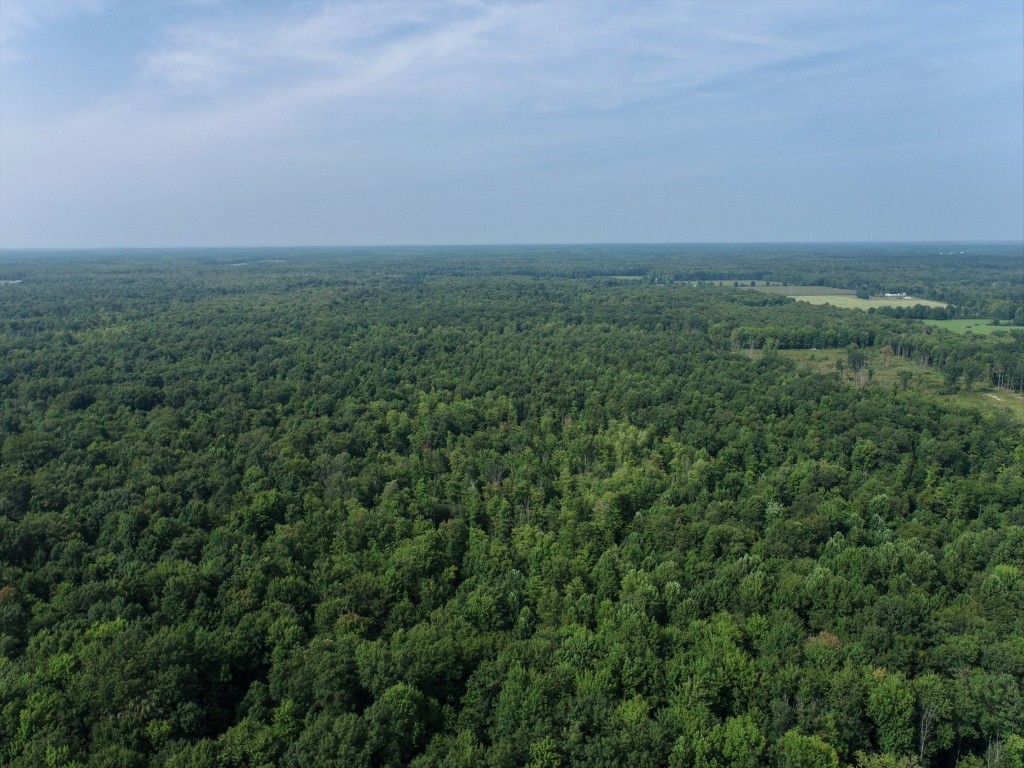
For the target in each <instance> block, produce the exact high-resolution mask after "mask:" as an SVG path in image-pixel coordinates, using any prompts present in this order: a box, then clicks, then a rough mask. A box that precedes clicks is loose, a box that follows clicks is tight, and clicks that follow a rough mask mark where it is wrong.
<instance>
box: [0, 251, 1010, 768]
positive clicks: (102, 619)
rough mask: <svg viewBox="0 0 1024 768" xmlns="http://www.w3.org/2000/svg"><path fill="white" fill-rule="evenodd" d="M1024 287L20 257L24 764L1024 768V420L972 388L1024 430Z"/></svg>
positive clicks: (953, 264)
mask: <svg viewBox="0 0 1024 768" xmlns="http://www.w3.org/2000/svg"><path fill="white" fill-rule="evenodd" d="M954 251H955V255H953V253H952V252H954ZM961 251H962V252H963V253H961ZM625 278H634V279H625ZM712 280H728V281H733V280H735V281H737V282H738V281H741V280H742V281H750V280H771V281H777V282H780V283H781V282H787V283H790V284H798V283H799V284H805V285H830V286H835V287H841V288H847V289H857V288H860V287H862V286H867V288H868V289H869V290H870V291H871V292H873V293H874V292H879V291H884V290H889V289H891V290H905V291H910V292H914V294H915V295H920V296H922V297H924V298H930V299H935V300H939V301H944V302H948V303H949V304H950V305H951V307H950V308H949V309H948V311H947V316H950V317H977V318H989V319H991V320H999V321H1001V323H1002V324H1003V325H1004V326H1005V331H1004V332H1001V333H999V334H998V335H994V334H992V335H986V336H980V335H968V334H955V333H952V332H950V331H948V330H945V329H942V328H936V327H931V326H928V325H925V324H924V323H923V322H922V321H921V320H919V319H915V318H914V317H913V314H914V313H913V312H903V313H900V312H884V311H878V312H873V313H867V312H861V311H857V310H848V309H838V308H835V307H830V306H812V305H810V304H805V303H799V302H796V301H794V300H793V299H791V298H787V297H786V296H782V295H772V294H768V293H759V292H756V291H752V290H745V289H742V288H735V287H733V286H732V285H731V284H730V285H716V284H711V283H709V282H707V281H712ZM1022 294H1024V253H1022V251H1021V246H1020V245H1019V244H1017V245H984V244H966V245H964V244H957V245H955V246H951V245H944V246H937V245H934V244H921V245H905V246H897V245H893V246H846V247H835V246H825V245H822V246H792V247H788V246H778V245H775V246H635V247H625V246H620V247H612V246H601V247H589V248H587V247H577V248H568V247H565V248H556V247H551V248H542V247H534V248H518V249H516V248H478V249H473V248H461V249H412V248H407V249H293V250H283V249H248V250H243V249H235V250H220V251H216V250H215V251H209V252H203V251H168V252H152V253H147V252H131V251H124V252H85V253H24V252H22V253H17V252H5V253H4V254H3V256H2V259H0V765H9V766H12V768H13V767H19V768H37V767H38V766H48V767H50V768H64V767H70V766H124V767H126V768H127V767H134V766H139V767H141V766H166V767H167V768H186V767H195V768H199V767H201V766H223V767H224V768H235V767H237V768H247V767H249V766H287V767H289V768H305V767H306V766H338V765H344V766H405V765H410V766H417V767H419V768H426V767H427V766H449V767H452V768H454V767H455V766H465V767H466V768H470V767H473V768H475V767H476V766H494V767H496V768H497V767H499V766H501V767H504V766H508V767H509V768H513V767H515V766H532V767H534V768H556V767H559V766H560V767H563V768H568V767H569V766H579V767H580V768H583V767H584V766H586V767H590V766H620V765H629V766H633V768H647V767H648V766H650V767H651V768H654V767H656V766H672V767H673V768H681V767H683V766H706V767H709V768H710V767H720V768H726V767H733V766H735V767H749V768H754V767H755V766H762V765H765V766H779V767H780V768H816V767H818V766H821V767H823V768H838V767H839V766H858V767H859V768H915V767H920V768H925V767H935V768H940V767H947V766H948V767H949V768H953V767H954V766H958V767H960V768H981V766H985V767H986V768H997V767H998V768H1011V767H1015V768H1021V766H1024V422H1022V421H1021V420H1020V419H1018V418H1017V417H1015V416H1014V415H1013V413H1012V412H984V413H983V412H981V411H979V410H976V409H972V408H970V407H965V406H963V405H962V404H961V403H959V401H958V400H957V399H956V397H955V396H954V395H955V394H956V393H960V392H963V391H965V390H967V389H970V388H980V387H984V388H988V390H987V391H991V393H992V394H993V395H996V396H998V397H1002V398H1004V399H1007V400H1010V399H1012V398H1018V399H1019V393H1020V390H1021V389H1024V328H1022V327H1020V326H1019V324H1020V323H1024V295H1022ZM900 314H902V315H904V316H897V315H900ZM810 349H819V350H827V349H835V350H845V353H844V354H845V357H844V360H845V361H846V367H847V370H843V366H838V365H837V370H835V371H831V372H823V371H820V370H814V369H812V368H809V367H807V366H804V365H801V364H800V363H799V362H797V361H795V360H793V359H790V358H787V357H786V356H785V355H784V354H783V352H784V351H785V350H810ZM869 354H870V355H873V356H879V359H881V356H886V357H891V358H893V359H898V360H900V361H903V362H905V364H906V365H911V366H916V367H920V369H921V370H929V371H937V372H939V373H941V374H942V376H943V377H944V381H945V389H944V392H945V393H947V395H948V396H947V397H946V398H945V399H943V397H940V396H937V395H934V394H933V393H929V392H925V391H921V390H919V389H915V388H914V387H912V386H907V381H908V380H909V379H904V380H902V385H900V384H899V383H894V384H893V385H892V386H889V385H885V386H882V385H877V382H876V383H875V385H870V386H869V385H868V381H869V379H870V377H869V376H865V377H860V378H854V377H851V376H850V375H848V374H849V372H850V371H851V370H857V371H860V370H861V369H862V368H865V365H866V360H867V359H868V358H867V357H866V356H867V355H869ZM1018 413H1019V411H1018Z"/></svg>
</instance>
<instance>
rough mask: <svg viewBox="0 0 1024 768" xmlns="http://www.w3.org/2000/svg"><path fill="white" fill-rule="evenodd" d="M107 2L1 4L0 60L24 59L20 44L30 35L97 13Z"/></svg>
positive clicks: (18, 0) (7, 0)
mask: <svg viewBox="0 0 1024 768" xmlns="http://www.w3.org/2000/svg"><path fill="white" fill-rule="evenodd" d="M107 4H108V3H107V0H3V2H0V60H3V61H5V62H8V63H11V62H14V61H18V60H19V59H21V58H22V57H23V55H24V54H23V48H22V46H23V44H24V41H25V39H26V38H27V37H28V36H29V35H31V33H32V32H34V31H36V30H38V29H40V28H43V27H45V26H47V25H49V24H53V23H55V22H58V21H63V20H66V19H69V18H72V17H74V16H78V15H80V14H83V13H97V12H99V11H102V10H103V9H104V8H105V7H106V6H107Z"/></svg>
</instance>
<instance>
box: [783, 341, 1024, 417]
mask: <svg viewBox="0 0 1024 768" xmlns="http://www.w3.org/2000/svg"><path fill="white" fill-rule="evenodd" d="M865 351H866V352H867V353H868V363H867V365H868V367H870V368H872V369H874V375H873V376H872V377H871V380H870V381H868V377H867V373H866V370H865V371H861V372H860V373H854V372H853V371H851V370H849V366H846V350H845V349H781V350H779V351H778V354H779V356H780V357H786V358H789V359H790V360H793V361H794V362H796V363H797V364H798V365H801V366H802V367H806V368H809V369H810V370H812V371H815V372H817V373H830V374H833V375H836V374H837V371H836V361H842V363H843V364H844V367H845V370H844V371H843V374H842V376H843V379H844V380H845V381H847V382H848V383H849V384H850V385H851V386H863V387H882V388H884V389H892V388H894V387H897V388H898V387H900V386H902V384H901V382H900V380H899V372H900V371H908V372H909V374H910V377H909V381H908V388H909V389H910V390H912V391H915V392H919V393H921V394H922V395H925V396H926V397H929V398H932V399H934V400H936V401H938V402H942V403H947V404H949V403H954V404H956V405H959V406H965V407H970V408H975V409H977V410H979V411H981V412H982V413H987V414H995V413H1003V414H1009V415H1012V416H1014V417H1015V418H1017V419H1019V420H1021V421H1024V397H1021V395H1019V394H1018V393H1016V392H1011V391H1009V390H1006V389H997V388H996V387H991V386H979V385H976V386H975V387H974V388H973V389H972V390H971V391H969V392H968V391H965V390H961V391H959V392H955V393H952V394H944V393H943V392H942V389H943V385H944V380H943V376H942V374H941V373H939V372H938V371H936V370H935V369H934V368H929V367H928V366H926V365H918V364H917V363H914V362H911V361H910V360H906V359H904V358H901V357H896V356H895V355H883V354H881V353H880V352H878V351H875V350H865Z"/></svg>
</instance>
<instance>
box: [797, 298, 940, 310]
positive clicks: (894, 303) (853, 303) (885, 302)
mask: <svg viewBox="0 0 1024 768" xmlns="http://www.w3.org/2000/svg"><path fill="white" fill-rule="evenodd" d="M786 295H787V296H792V297H793V298H794V299H796V300H797V301H806V302H807V303H808V304H831V305H832V306H834V307H842V308H843V309H862V310H864V311H867V310H869V309H871V307H876V308H877V307H913V306H914V305H915V304H923V305H924V306H926V307H945V306H946V304H945V303H943V302H941V301H929V300H928V299H917V298H912V299H887V298H885V297H884V296H872V297H871V298H870V299H858V298H857V297H856V296H851V295H850V294H841V295H839V294H826V295H823V296H807V295H796V294H786Z"/></svg>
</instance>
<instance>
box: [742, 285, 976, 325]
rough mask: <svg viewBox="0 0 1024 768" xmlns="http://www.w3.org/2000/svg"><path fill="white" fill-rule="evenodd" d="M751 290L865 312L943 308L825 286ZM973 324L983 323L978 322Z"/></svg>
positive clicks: (924, 301)
mask: <svg viewBox="0 0 1024 768" xmlns="http://www.w3.org/2000/svg"><path fill="white" fill-rule="evenodd" d="M753 290H755V291H760V292H761V293H774V294H779V295H782V296H789V297H790V298H791V299H796V300H797V301H805V302H807V303H808V304H831V305H832V306H834V307H841V308H843V309H862V310H865V311H867V310H868V309H871V308H872V307H912V306H914V305H915V304H923V305H924V306H926V307H945V306H946V305H945V304H944V303H943V302H941V301H930V300H928V299H918V298H916V297H914V296H907V297H905V298H886V297H885V296H872V297H871V298H870V299H858V298H857V295H856V291H851V290H849V289H845V288H831V287H829V286H827V285H763V286H757V287H755V288H754V289H753ZM975 322H979V323H980V322H985V321H983V320H978V321H975Z"/></svg>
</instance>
